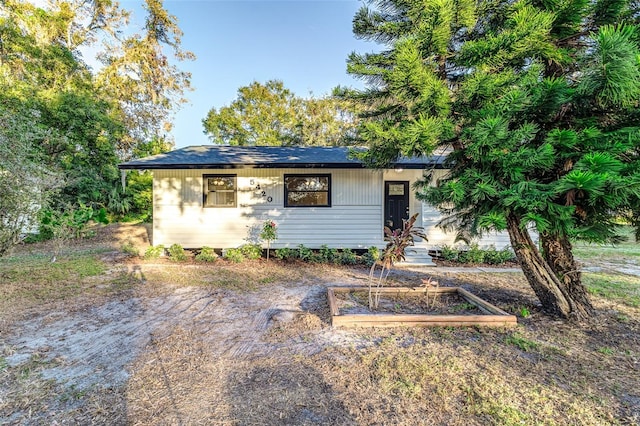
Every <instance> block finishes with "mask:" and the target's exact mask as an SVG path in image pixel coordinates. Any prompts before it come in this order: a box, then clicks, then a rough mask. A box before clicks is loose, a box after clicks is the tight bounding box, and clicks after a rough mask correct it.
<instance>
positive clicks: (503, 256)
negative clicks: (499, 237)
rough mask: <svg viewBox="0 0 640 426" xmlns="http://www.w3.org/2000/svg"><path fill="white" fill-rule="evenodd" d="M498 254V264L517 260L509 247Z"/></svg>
mask: <svg viewBox="0 0 640 426" xmlns="http://www.w3.org/2000/svg"><path fill="white" fill-rule="evenodd" d="M498 253H499V255H500V256H499V258H500V263H505V262H515V261H516V260H517V259H516V254H515V253H514V252H513V251H512V250H511V249H510V248H509V247H505V248H503V249H502V250H500V251H499V252H498Z"/></svg>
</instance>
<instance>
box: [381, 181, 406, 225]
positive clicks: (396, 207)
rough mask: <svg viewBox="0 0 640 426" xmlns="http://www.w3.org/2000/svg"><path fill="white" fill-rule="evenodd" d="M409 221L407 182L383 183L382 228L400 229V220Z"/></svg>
mask: <svg viewBox="0 0 640 426" xmlns="http://www.w3.org/2000/svg"><path fill="white" fill-rule="evenodd" d="M403 219H404V220H407V219H409V182H408V181H385V182H384V226H388V227H389V228H391V230H392V231H393V230H394V229H402V220H403Z"/></svg>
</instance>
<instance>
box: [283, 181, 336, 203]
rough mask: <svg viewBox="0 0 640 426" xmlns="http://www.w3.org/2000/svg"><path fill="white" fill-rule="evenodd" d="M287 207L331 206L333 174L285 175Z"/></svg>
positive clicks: (285, 201) (285, 200)
mask: <svg viewBox="0 0 640 426" xmlns="http://www.w3.org/2000/svg"><path fill="white" fill-rule="evenodd" d="M284 206H285V207H331V175H328V174H305V175H284Z"/></svg>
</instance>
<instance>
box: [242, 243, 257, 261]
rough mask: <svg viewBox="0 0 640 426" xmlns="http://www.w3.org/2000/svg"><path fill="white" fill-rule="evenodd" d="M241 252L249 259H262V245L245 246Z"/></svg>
mask: <svg viewBox="0 0 640 426" xmlns="http://www.w3.org/2000/svg"><path fill="white" fill-rule="evenodd" d="M240 251H241V252H242V255H243V256H244V257H245V258H247V259H251V260H255V259H260V258H261V257H262V247H261V246H260V244H244V245H242V246H240Z"/></svg>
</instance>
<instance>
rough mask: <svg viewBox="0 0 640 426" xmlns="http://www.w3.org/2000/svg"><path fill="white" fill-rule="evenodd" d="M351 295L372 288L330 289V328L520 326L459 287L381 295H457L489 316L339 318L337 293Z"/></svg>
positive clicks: (393, 290)
mask: <svg viewBox="0 0 640 426" xmlns="http://www.w3.org/2000/svg"><path fill="white" fill-rule="evenodd" d="M351 291H364V292H368V291H369V287H363V286H352V287H328V288H327V296H328V299H329V309H330V310H331V325H333V326H334V327H353V326H360V327H397V326H414V327H431V326H443V327H449V326H469V325H483V326H491V327H513V326H515V325H517V323H518V322H517V320H516V317H515V315H511V314H509V313H507V312H505V311H503V310H502V309H500V308H498V307H496V306H494V305H492V304H491V303H489V302H487V301H485V300H482V299H481V298H479V297H478V296H476V295H474V294H472V293H470V292H468V291H467V290H465V289H463V288H460V287H436V288H426V287H416V288H411V287H382V288H381V289H380V293H382V294H407V295H419V294H424V293H428V294H429V295H433V294H445V293H458V294H459V295H460V296H461V297H463V298H464V299H465V300H466V301H467V302H469V303H472V304H474V305H475V306H477V307H478V308H479V309H480V310H481V311H483V312H485V313H486V315H428V314H391V313H379V314H344V315H343V314H340V310H339V309H338V301H337V299H336V293H348V292H351Z"/></svg>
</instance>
